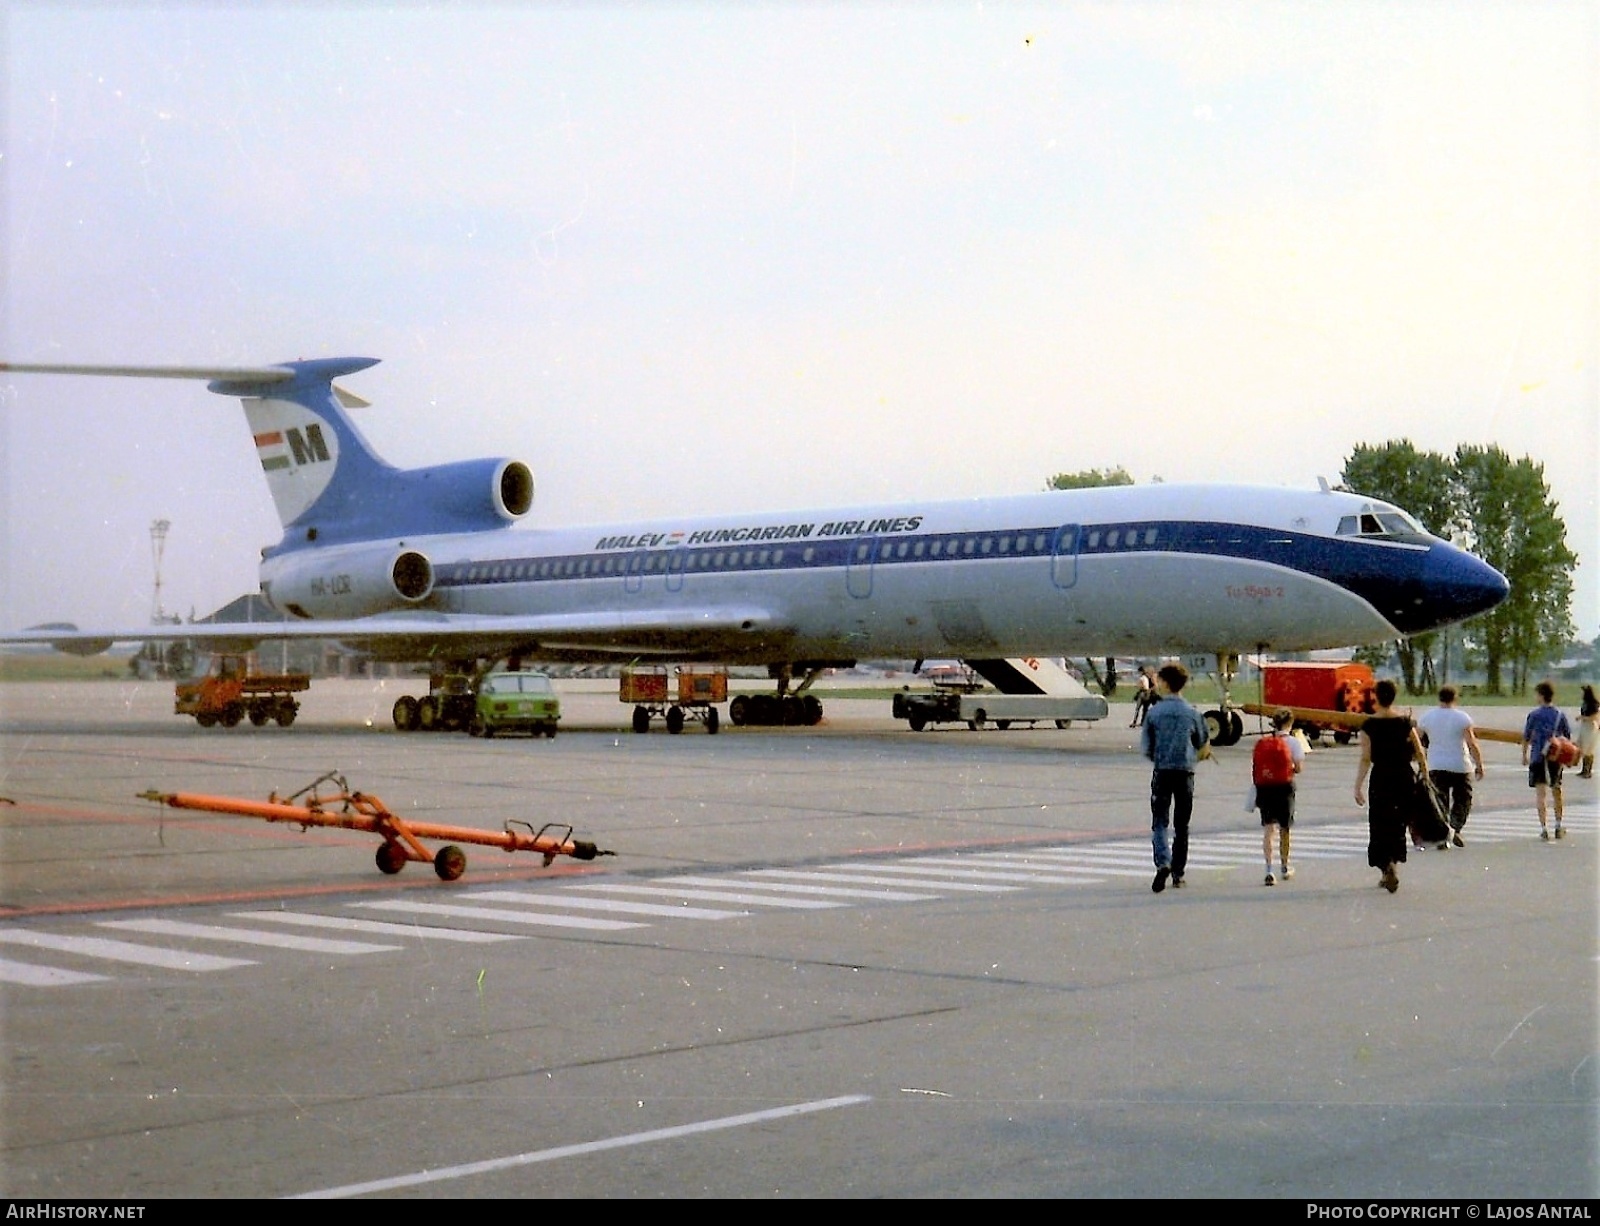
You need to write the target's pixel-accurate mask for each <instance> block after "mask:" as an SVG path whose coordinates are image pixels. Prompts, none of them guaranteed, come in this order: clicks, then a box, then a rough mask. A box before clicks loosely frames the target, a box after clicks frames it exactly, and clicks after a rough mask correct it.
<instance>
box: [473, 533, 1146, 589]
mask: <svg viewBox="0 0 1600 1226" xmlns="http://www.w3.org/2000/svg"><path fill="white" fill-rule="evenodd" d="M1157 537H1158V532H1157V530H1156V529H1155V528H1143V529H1139V528H1112V529H1110V530H1104V529H1098V528H1097V529H1093V530H1091V531H1089V532H1088V533H1087V535H1086V536H1085V537H1084V539H1083V542H1082V548H1085V549H1099V548H1102V542H1103V547H1104V548H1108V549H1116V548H1125V549H1126V548H1133V547H1137V546H1139V545H1140V544H1142V545H1144V546H1145V547H1149V546H1151V545H1154V544H1155V543H1156V540H1157ZM1054 539H1055V529H1028V530H1023V531H1011V532H1000V533H971V534H959V535H950V536H935V537H916V538H913V539H893V538H891V539H887V540H882V541H880V542H878V547H877V554H876V556H874V555H873V552H872V551H873V545H874V542H873V541H871V540H860V539H858V540H855V541H853V542H844V541H838V542H828V543H825V544H810V545H804V546H798V547H796V546H788V547H784V548H777V549H771V548H769V549H669V550H652V551H646V552H637V553H631V554H608V555H603V556H598V557H596V556H592V555H591V556H587V557H568V558H546V559H543V560H541V561H526V562H504V563H496V564H493V565H481V566H467V567H457V568H455V569H454V571H453V573H452V574H451V576H450V579H452V580H453V581H455V582H458V583H461V582H465V583H494V582H521V581H529V580H537V579H577V578H588V577H594V576H601V577H603V576H606V575H623V576H627V575H639V576H644V575H656V574H668V573H671V574H693V573H701V572H705V571H720V570H759V569H766V568H772V567H781V566H811V565H818V564H820V565H824V566H827V565H839V564H841V563H844V562H849V563H853V564H861V565H865V564H867V563H868V562H880V563H890V562H899V561H906V562H917V561H932V560H935V559H945V560H948V559H951V558H956V559H962V558H986V557H1018V556H1022V557H1029V556H1040V555H1047V554H1049V553H1050V552H1051V549H1052V546H1053V543H1054ZM1070 548H1071V546H1070V544H1069V545H1068V549H1069V550H1070Z"/></svg>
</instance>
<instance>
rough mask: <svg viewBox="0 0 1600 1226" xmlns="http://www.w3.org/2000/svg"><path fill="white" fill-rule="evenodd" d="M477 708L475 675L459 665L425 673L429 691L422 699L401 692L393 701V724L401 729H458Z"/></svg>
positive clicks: (402, 730) (424, 730)
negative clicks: (458, 666)
mask: <svg viewBox="0 0 1600 1226" xmlns="http://www.w3.org/2000/svg"><path fill="white" fill-rule="evenodd" d="M477 711H478V682H477V678H476V676H474V675H473V674H472V673H471V672H469V671H466V670H465V669H461V668H449V669H443V670H438V669H436V670H435V671H434V672H432V673H430V674H429V675H428V692H427V694H425V695H424V696H423V697H421V698H413V697H411V695H410V694H402V695H401V696H400V697H399V698H396V699H395V700H394V710H393V712H392V714H393V717H394V726H395V727H396V728H397V729H398V730H399V731H401V732H415V731H417V730H419V729H420V730H421V731H423V732H460V731H461V730H462V729H463V728H466V727H467V726H468V725H470V724H471V723H472V717H473V716H474V715H476V714H477Z"/></svg>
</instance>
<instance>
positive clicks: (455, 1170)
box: [289, 1094, 872, 1200]
mask: <svg viewBox="0 0 1600 1226" xmlns="http://www.w3.org/2000/svg"><path fill="white" fill-rule="evenodd" d="M871 1101H872V1096H871V1095H869V1094H846V1095H843V1096H842V1097H839V1098H824V1099H819V1100H818V1101H816V1102H810V1103H794V1104H792V1105H791V1106H788V1107H773V1108H771V1109H769V1110H766V1111H751V1112H747V1113H746V1114H744V1115H725V1116H723V1117H722V1118H721V1119H715V1120H701V1121H700V1122H699V1123H696V1124H679V1125H677V1126H676V1127H674V1128H655V1129H652V1130H651V1131H649V1132H631V1133H628V1134H627V1135H626V1136H621V1137H607V1138H606V1139H605V1140H603V1141H584V1142H581V1143H580V1144H577V1145H560V1146H557V1147H556V1148H555V1149H536V1150H533V1151H532V1152H530V1153H526V1154H513V1155H511V1156H510V1157H509V1158H490V1159H487V1160H486V1161H483V1162H466V1163H463V1164H461V1165H460V1166H446V1167H440V1168H439V1169H438V1170H432V1171H417V1172H416V1173H415V1174H411V1175H396V1176H394V1177H393V1178H390V1179H374V1180H371V1181H370V1182H367V1183H347V1184H345V1185H344V1186H343V1187H338V1188H323V1189H322V1190H320V1191H317V1192H301V1193H300V1194H299V1195H297V1196H291V1197H289V1199H290V1200H334V1199H338V1198H341V1197H346V1196H364V1195H366V1194H367V1193H369V1192H392V1191H394V1190H395V1189H396V1188H414V1187H417V1186H418V1185H420V1184H425V1183H442V1182H443V1181H445V1180H447V1179H462V1178H465V1177H466V1176H468V1175H487V1174H490V1173H492V1172H494V1171H508V1170H511V1169H513V1168H514V1167H519V1166H533V1165H534V1164H535V1163H539V1162H554V1161H556V1160H557V1159H559V1158H578V1157H582V1156H583V1155H585V1154H596V1153H600V1152H602V1151H604V1150H608V1149H623V1148H625V1147H626V1146H629V1145H644V1144H647V1143H649V1142H651V1141H671V1140H675V1139H676V1138H678V1137H692V1136H696V1135H698V1134H700V1133H706V1132H721V1131H723V1130H724V1129H728V1128H743V1127H744V1126H746V1125H747V1124H764V1123H766V1122H767V1121H768V1120H782V1119H788V1118H790V1117H792V1116H797V1115H812V1114H814V1113H815V1112H818V1111H833V1110H836V1109H837V1108H839V1107H854V1106H857V1105H859V1104H861V1103H867V1102H871Z"/></svg>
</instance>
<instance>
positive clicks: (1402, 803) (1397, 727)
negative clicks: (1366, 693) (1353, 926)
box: [1356, 680, 1417, 894]
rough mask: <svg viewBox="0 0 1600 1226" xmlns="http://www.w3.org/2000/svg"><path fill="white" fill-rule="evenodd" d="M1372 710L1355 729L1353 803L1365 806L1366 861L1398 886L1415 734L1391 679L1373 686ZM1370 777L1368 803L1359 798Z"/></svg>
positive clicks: (1392, 887) (1387, 886) (1389, 885)
mask: <svg viewBox="0 0 1600 1226" xmlns="http://www.w3.org/2000/svg"><path fill="white" fill-rule="evenodd" d="M1373 693H1374V694H1375V695H1376V697H1377V700H1378V709H1377V711H1376V712H1374V713H1373V714H1372V715H1371V716H1369V717H1368V718H1367V722H1366V723H1365V724H1363V725H1362V726H1361V766H1360V768H1359V769H1358V770H1357V772H1356V804H1358V805H1362V804H1365V805H1367V863H1368V864H1370V865H1371V866H1372V867H1373V868H1375V869H1379V870H1381V871H1382V873H1383V879H1382V882H1381V884H1382V885H1383V888H1384V889H1386V890H1388V891H1389V893H1391V894H1393V893H1394V892H1395V891H1396V890H1398V889H1399V888H1400V878H1399V876H1398V875H1397V874H1396V873H1395V868H1394V866H1395V865H1396V864H1404V863H1405V860H1406V808H1407V806H1408V805H1409V804H1410V802H1411V793H1412V787H1413V780H1414V775H1413V773H1412V769H1411V763H1412V761H1413V759H1415V758H1416V756H1417V734H1416V730H1415V729H1414V728H1413V727H1412V725H1411V720H1410V719H1408V718H1407V717H1406V716H1404V715H1400V714H1398V713H1397V712H1396V711H1395V710H1394V700H1395V695H1396V693H1397V691H1396V690H1395V686H1394V682H1393V681H1387V680H1385V681H1380V682H1378V684H1377V685H1376V686H1374V687H1373ZM1369 772H1370V774H1371V775H1372V796H1371V798H1370V799H1371V803H1370V804H1368V803H1367V802H1368V798H1367V797H1366V796H1365V795H1364V794H1363V789H1364V787H1365V785H1366V782H1367V775H1368V773H1369Z"/></svg>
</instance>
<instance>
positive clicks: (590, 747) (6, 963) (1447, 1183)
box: [0, 681, 1600, 1200]
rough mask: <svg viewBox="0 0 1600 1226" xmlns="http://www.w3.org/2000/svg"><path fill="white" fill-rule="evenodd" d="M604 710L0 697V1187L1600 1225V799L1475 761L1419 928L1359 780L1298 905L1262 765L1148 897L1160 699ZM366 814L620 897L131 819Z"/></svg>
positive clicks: (117, 685)
mask: <svg viewBox="0 0 1600 1226" xmlns="http://www.w3.org/2000/svg"><path fill="white" fill-rule="evenodd" d="M613 685H614V683H583V682H562V683H560V686H561V689H562V691H563V697H564V717H563V724H562V731H561V733H560V735H559V736H558V737H556V738H555V739H554V740H545V739H528V738H510V737H506V738H495V739H492V740H474V739H472V738H469V737H467V736H465V735H444V734H422V733H411V734H400V733H396V732H395V731H394V730H393V729H392V726H391V725H390V722H389V714H388V713H389V707H390V705H391V704H392V702H393V700H394V698H395V696H396V695H397V694H398V693H401V692H407V691H409V692H413V693H414V692H416V690H415V687H414V686H411V687H407V686H404V685H402V684H401V683H397V682H393V681H391V682H386V683H372V682H323V681H319V682H318V683H316V686H315V687H314V688H313V690H312V691H311V693H310V695H309V696H307V698H306V702H305V707H304V710H303V712H302V715H301V718H300V720H299V721H298V722H297V723H296V724H295V725H294V726H293V727H292V728H288V729H280V728H277V727H275V726H269V727H266V728H261V729H255V728H251V727H249V726H248V725H245V726H242V727H239V728H235V729H231V730H224V729H220V728H213V729H201V728H199V727H197V726H196V725H195V724H194V723H193V722H192V721H190V720H186V719H178V718H175V717H174V716H173V715H172V714H171V687H170V685H163V684H161V683H158V682H144V683H140V682H127V683H123V682H113V681H107V682H77V683H71V684H63V685H57V686H50V685H43V684H20V683H19V684H10V685H3V686H0V1008H3V1015H0V1016H3V1026H4V1032H3V1046H4V1059H5V1063H4V1066H3V1067H4V1073H3V1087H0V1088H3V1095H4V1102H3V1108H4V1109H3V1111H0V1145H3V1148H0V1193H3V1194H4V1195H7V1196H12V1197H34V1196H38V1197H77V1196H86V1197H108V1198H117V1199H122V1200H143V1199H148V1198H155V1197H168V1196H174V1197H175V1196H227V1197H242V1196H251V1197H255V1196H274V1197H276V1196H296V1195H300V1196H304V1195H399V1196H427V1197H464V1196H585V1197H601V1196H614V1197H667V1196H751V1197H754V1196H768V1197H802V1196H804V1197H824V1196H826V1197H834V1196H885V1197H979V1196H984V1197H987V1196H1247V1197H1284V1198H1296V1199H1306V1198H1329V1197H1353V1198H1363V1199H1367V1198H1411V1197H1463V1198H1466V1197H1479V1198H1488V1197H1494V1198H1505V1197H1516V1198H1538V1197H1592V1196H1594V1195H1596V1193H1597V1192H1600V1123H1597V1110H1596V1108H1597V1104H1600V1058H1597V1054H1596V1053H1597V1048H1600V1027H1597V1021H1600V1003H1597V1002H1600V993H1597V977H1600V925H1597V922H1596V920H1597V902H1596V899H1597V889H1596V886H1597V876H1600V873H1597V869H1600V859H1597V855H1596V850H1597V848H1600V809H1597V805H1596V789H1597V785H1600V781H1594V782H1591V781H1583V780H1576V779H1572V780H1571V781H1570V782H1569V784H1568V793H1569V807H1568V829H1569V831H1570V837H1569V838H1567V839H1564V840H1563V841H1561V842H1559V843H1556V842H1551V843H1541V842H1540V841H1539V839H1538V837H1537V823H1536V820H1535V818H1534V816H1533V807H1532V800H1531V794H1530V793H1529V791H1528V789H1527V787H1526V785H1525V774H1524V772H1523V771H1522V770H1521V769H1520V767H1519V766H1518V763H1517V752H1516V749H1515V747H1514V746H1507V745H1496V744H1486V745H1485V751H1486V754H1487V756H1488V760H1489V765H1490V772H1489V775H1488V778H1487V779H1486V780H1484V781H1483V783H1481V784H1480V785H1479V789H1478V800H1477V806H1476V809H1475V812H1474V816H1473V818H1472V820H1471V821H1470V822H1469V824H1468V826H1467V828H1466V832H1465V833H1466V841H1467V846H1466V847H1465V848H1464V849H1456V850H1452V851H1450V852H1448V853H1440V852H1438V851H1436V850H1429V851H1426V852H1414V853H1413V854H1412V856H1411V858H1410V861H1409V862H1408V863H1407V864H1406V865H1405V866H1404V867H1403V868H1402V870H1401V879H1402V885H1401V888H1400V891H1399V892H1398V893H1397V894H1396V895H1393V896H1390V895H1389V894H1387V893H1386V892H1384V891H1382V890H1381V889H1377V888H1375V884H1376V878H1377V874H1376V872H1375V871H1373V870H1371V869H1369V868H1368V867H1367V865H1366V861H1365V842H1366V836H1365V818H1364V815H1363V813H1362V811H1361V810H1359V809H1357V808H1356V807H1355V806H1354V804H1353V802H1352V800H1351V796H1350V793H1351V787H1352V784H1353V782H1354V776H1355V769H1356V751H1355V750H1354V749H1353V748H1349V747H1342V748H1341V747H1335V746H1333V745H1332V744H1331V743H1329V744H1328V745H1327V746H1326V747H1324V748H1320V749H1318V750H1317V751H1316V752H1315V753H1313V754H1312V755H1311V758H1310V759H1309V761H1308V764H1307V768H1306V772H1305V774H1304V775H1303V776H1302V779H1301V786H1300V801H1299V810H1300V812H1299V819H1298V821H1297V825H1296V832H1297V833H1296V852H1295V857H1294V858H1295V860H1296V861H1297V873H1296V876H1295V878H1294V880H1292V881H1290V882H1286V883H1283V884H1280V885H1277V886H1274V887H1273V888H1270V889H1268V888H1265V887H1264V886H1263V885H1262V860H1261V851H1260V831H1259V825H1258V822H1257V819H1256V816H1255V815H1254V814H1253V813H1248V812H1246V811H1245V809H1244V805H1243V800H1244V794H1245V790H1246V784H1247V781H1248V775H1249V754H1248V742H1246V743H1245V744H1242V745H1241V746H1238V747H1234V748H1232V749H1224V750H1219V751H1218V753H1217V755H1216V758H1215V760H1214V761H1212V762H1210V763H1203V764H1202V765H1201V768H1200V772H1199V776H1198V784H1197V790H1198V801H1197V806H1196V815H1195V822H1194V835H1193V843H1192V853H1191V857H1192V858H1191V867H1190V870H1189V885H1188V887H1187V888H1186V889H1184V890H1182V891H1174V890H1170V889H1169V890H1167V891H1166V892H1164V893H1163V894H1161V895H1154V894H1152V893H1151V891H1150V866H1149V865H1150V853H1149V812H1148V803H1147V795H1148V769H1147V766H1146V764H1145V763H1144V762H1143V760H1142V759H1141V758H1140V757H1139V756H1138V755H1137V753H1136V752H1135V750H1134V748H1133V746H1134V744H1135V742H1134V737H1135V735H1136V734H1135V733H1133V732H1131V731H1130V730H1129V729H1128V728H1127V727H1126V726H1125V725H1126V723H1127V718H1128V715H1127V713H1128V708H1127V707H1126V706H1125V705H1124V706H1114V707H1113V710H1112V717H1111V718H1110V719H1109V720H1107V721H1105V722H1104V723H1101V724H1099V725H1095V726H1092V727H1081V726H1080V727H1074V728H1071V729H1067V730H1064V731H1063V730H1056V729H1054V728H1050V729H1037V730H1027V729H1018V728H1013V729H1010V730H1008V731H1005V732H1001V731H998V730H994V729H989V730H985V731H981V732H971V731H969V730H967V729H966V728H965V727H961V726H955V725H950V726H944V727H941V728H938V729H934V730H929V731H926V732H922V733H912V732H910V731H908V730H907V729H906V728H905V726H904V725H903V724H896V723H894V722H893V721H891V720H890V719H889V716H888V702H887V699H877V700H861V699H847V698H843V699H842V698H833V699H828V698H827V695H826V693H825V692H824V693H823V695H822V696H823V697H824V699H825V701H826V702H827V710H828V715H827V719H826V721H825V723H824V724H823V725H821V726H820V727H818V728H812V729H734V728H730V727H728V726H727V725H726V724H724V728H723V731H722V732H721V733H719V734H718V735H716V736H708V735H707V734H706V733H705V731H704V730H703V728H701V727H699V726H696V725H691V726H690V728H689V729H688V730H687V731H685V732H684V733H683V734H682V735H681V736H668V735H667V734H666V733H665V732H664V731H663V730H661V728H660V725H659V724H658V725H657V726H656V730H655V731H653V732H652V733H651V734H650V735H648V736H638V735H635V734H633V733H632V732H631V731H630V730H628V728H627V724H626V720H627V717H628V714H629V708H627V707H624V706H622V705H621V704H619V703H618V702H617V701H616V699H615V691H614V689H612V688H610V687H611V686H613ZM1475 714H1476V715H1477V717H1478V719H1479V722H1480V723H1481V724H1484V725H1489V726H1505V727H1513V726H1516V725H1519V724H1520V719H1521V713H1520V712H1517V711H1510V710H1484V711H1479V712H1476V713H1475ZM1252 722H1253V721H1252ZM330 770H337V771H340V772H342V773H343V774H344V776H345V777H346V778H347V779H348V780H349V782H350V784H351V786H352V787H355V788H359V789H361V790H363V791H367V792H371V793H375V794H377V795H378V796H380V797H382V798H383V799H384V800H385V801H386V802H387V803H388V804H389V806H390V807H391V808H392V809H394V810H395V811H397V812H400V813H402V814H403V815H407V816H414V817H417V818H419V819H423V818H425V819H427V820H432V821H444V822H452V823H457V824H464V825H470V826H478V827H482V828H485V829H498V828H499V827H501V826H502V824H503V823H504V822H506V821H507V820H517V821H527V822H531V823H532V824H533V825H534V826H536V827H537V826H539V825H542V824H543V823H546V822H556V823H560V824H562V825H571V826H572V827H573V828H574V830H575V833H576V835H577V836H578V837H579V838H584V839H591V840H593V841H595V842H596V843H598V844H599V845H600V846H601V847H603V848H606V849H610V850H613V851H615V852H616V855H615V857H614V858H605V859H601V860H598V861H596V862H594V863H593V864H581V863H576V862H572V861H566V860H562V861H557V863H556V864H554V865H553V866H551V867H550V868H548V869H546V868H543V867H542V866H541V864H540V862H539V861H538V860H537V859H536V858H534V857H527V856H522V857H513V856H508V855H506V854H505V853H503V852H499V851H495V850H491V849H485V848H474V847H468V848H467V849H466V851H467V855H468V866H467V870H466V873H465V875H464V876H463V877H462V878H461V879H460V880H459V881H456V882H452V883H445V882H441V881H439V880H437V879H436V878H435V876H434V875H433V873H432V872H431V871H429V869H428V867H427V866H426V865H416V864H413V865H410V866H408V867H407V868H406V869H405V871H404V872H402V873H400V874H399V875H398V876H394V877H386V876H383V875H381V874H380V873H379V872H378V871H377V869H376V868H375V866H374V863H373V852H374V849H375V848H376V846H377V839H376V838H374V837H373V836H371V835H365V834H360V833H356V832H348V831H344V832H328V831H311V832H304V833H303V832H301V831H300V830H299V829H298V828H292V827H283V826H268V825H266V824H264V823H260V822H254V821H249V820H246V819H239V818H228V817H221V816H215V815H207V814H189V813H180V812H176V811H172V810H166V809H161V808H158V807H156V806H154V805H152V804H150V803H148V802H143V801H140V800H138V799H136V794H137V793H139V792H141V791H144V790H146V789H149V788H156V789H159V790H162V791H178V790H183V791H204V792H218V793H226V794H233V795H239V796H244V797H251V798H255V799H265V797H266V796H267V794H268V793H269V792H272V791H277V792H278V793H280V794H284V793H289V792H293V791H294V790H296V789H297V788H299V787H300V786H302V785H304V784H305V783H306V782H308V781H309V780H310V779H312V778H313V777H315V776H317V775H320V774H322V773H323V772H325V771H330Z"/></svg>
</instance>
